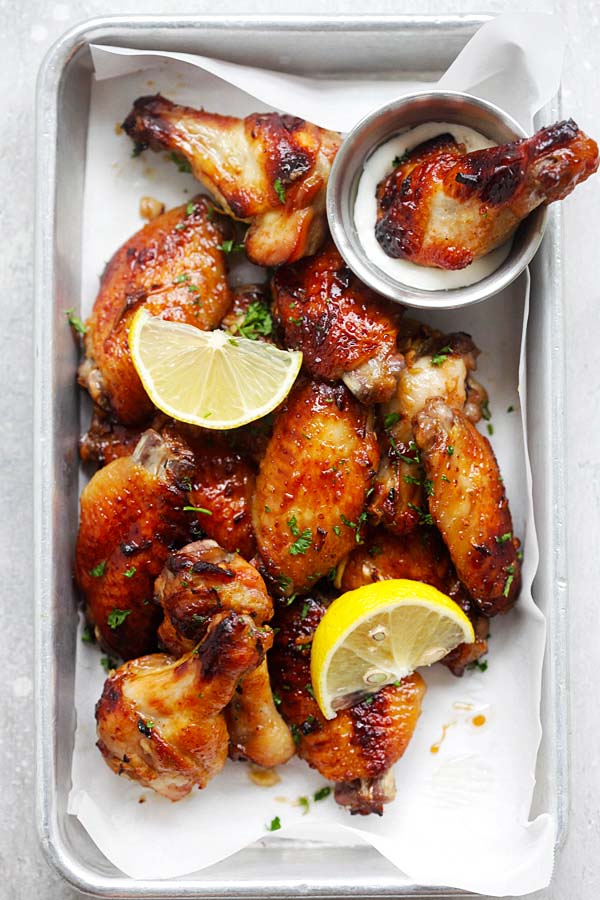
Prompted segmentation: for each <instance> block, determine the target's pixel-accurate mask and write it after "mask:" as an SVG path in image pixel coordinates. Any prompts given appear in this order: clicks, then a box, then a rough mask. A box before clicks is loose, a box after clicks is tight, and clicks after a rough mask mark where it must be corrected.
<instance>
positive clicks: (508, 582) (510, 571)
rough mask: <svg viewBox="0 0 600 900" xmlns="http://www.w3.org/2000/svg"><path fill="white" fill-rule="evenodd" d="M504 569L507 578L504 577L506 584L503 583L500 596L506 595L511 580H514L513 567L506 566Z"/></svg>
mask: <svg viewBox="0 0 600 900" xmlns="http://www.w3.org/2000/svg"><path fill="white" fill-rule="evenodd" d="M504 571H505V572H507V573H508V578H507V579H506V584H505V585H504V590H503V591H502V596H503V597H508V594H509V592H510V586H511V584H512V583H513V581H514V580H515V567H514V566H507V567H506V568H505V570H504Z"/></svg>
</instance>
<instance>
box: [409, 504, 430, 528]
mask: <svg viewBox="0 0 600 900" xmlns="http://www.w3.org/2000/svg"><path fill="white" fill-rule="evenodd" d="M406 505H407V506H408V508H409V509H412V510H414V512H416V513H418V514H419V525H433V517H432V515H431V513H430V512H427V510H426V509H423V508H422V507H420V506H415V504H414V503H407V504H406Z"/></svg>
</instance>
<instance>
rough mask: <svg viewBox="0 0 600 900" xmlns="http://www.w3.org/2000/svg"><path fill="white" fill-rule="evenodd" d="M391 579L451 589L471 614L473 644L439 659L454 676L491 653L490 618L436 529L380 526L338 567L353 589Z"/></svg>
mask: <svg viewBox="0 0 600 900" xmlns="http://www.w3.org/2000/svg"><path fill="white" fill-rule="evenodd" d="M389 578H409V579H411V580H412V581H423V582H425V584H431V585H433V587H436V588H437V589H438V591H442V593H444V594H447V595H448V596H449V597H451V598H452V599H453V600H454V602H455V603H457V604H458V605H459V606H460V607H461V609H462V610H463V612H465V613H466V614H467V616H468V617H469V619H470V620H471V622H472V624H473V628H474V629H475V641H474V643H472V644H459V646H458V647H455V649H454V650H452V651H451V652H450V653H449V654H448V655H447V656H445V657H444V658H443V659H442V660H440V661H441V662H442V663H443V664H444V665H445V666H447V667H448V668H449V669H450V670H451V671H452V673H453V674H454V675H458V676H460V675H462V674H463V673H464V670H465V668H466V666H467V665H468V664H469V663H473V662H475V660H477V659H479V657H480V656H483V655H484V654H485V653H487V636H488V621H487V619H486V618H485V617H484V616H482V615H481V614H480V613H479V611H478V609H477V607H476V606H475V604H474V603H473V602H472V601H471V599H470V597H469V595H468V594H467V591H466V590H465V588H464V587H463V585H462V584H461V583H460V581H459V580H458V577H457V575H456V571H455V569H454V566H453V565H452V561H451V559H450V555H449V553H448V549H447V547H446V545H445V544H444V542H443V541H442V539H441V537H440V535H439V532H438V531H436V529H435V528H430V527H427V528H414V529H413V530H412V531H410V532H408V533H407V534H402V535H396V534H391V533H390V532H389V531H386V530H385V529H383V528H379V529H376V530H375V531H374V532H373V534H371V535H370V536H369V538H367V540H366V541H365V543H364V544H361V546H360V547H356V548H355V549H354V550H353V551H352V553H351V554H350V555H349V556H348V557H347V558H346V559H345V560H343V561H342V562H341V563H340V565H339V566H338V569H337V576H336V580H335V585H336V587H339V588H341V589H342V590H343V591H352V590H354V589H355V588H358V587H362V585H364V584H371V583H373V582H374V581H385V580H386V579H389Z"/></svg>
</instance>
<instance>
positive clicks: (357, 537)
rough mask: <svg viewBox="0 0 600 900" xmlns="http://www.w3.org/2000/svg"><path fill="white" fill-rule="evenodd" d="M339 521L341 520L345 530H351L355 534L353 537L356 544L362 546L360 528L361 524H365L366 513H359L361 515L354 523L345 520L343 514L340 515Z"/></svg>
mask: <svg viewBox="0 0 600 900" xmlns="http://www.w3.org/2000/svg"><path fill="white" fill-rule="evenodd" d="M340 519H341V520H342V522H343V523H344V525H345V526H346V527H347V528H352V530H353V531H354V532H355V535H354V537H355V540H356V543H357V544H362V542H363V541H362V538H361V536H360V529H361V527H362V524H363V522H366V520H367V513H366V512H361V514H360V516H359V517H358V519H357V520H356V522H351V521H350V519H347V518H346V516H345V515H344V514H343V513H341V514H340Z"/></svg>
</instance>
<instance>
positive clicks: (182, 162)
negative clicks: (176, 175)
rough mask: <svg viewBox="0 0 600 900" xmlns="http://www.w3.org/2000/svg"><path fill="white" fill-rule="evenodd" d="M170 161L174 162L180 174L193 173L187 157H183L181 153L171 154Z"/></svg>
mask: <svg viewBox="0 0 600 900" xmlns="http://www.w3.org/2000/svg"><path fill="white" fill-rule="evenodd" d="M169 159H170V160H171V162H174V163H175V165H176V166H177V171H179V172H191V171H192V167H191V165H190V164H189V162H188V161H187V159H186V158H185V156H181V155H180V154H179V153H175V152H173V153H169Z"/></svg>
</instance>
